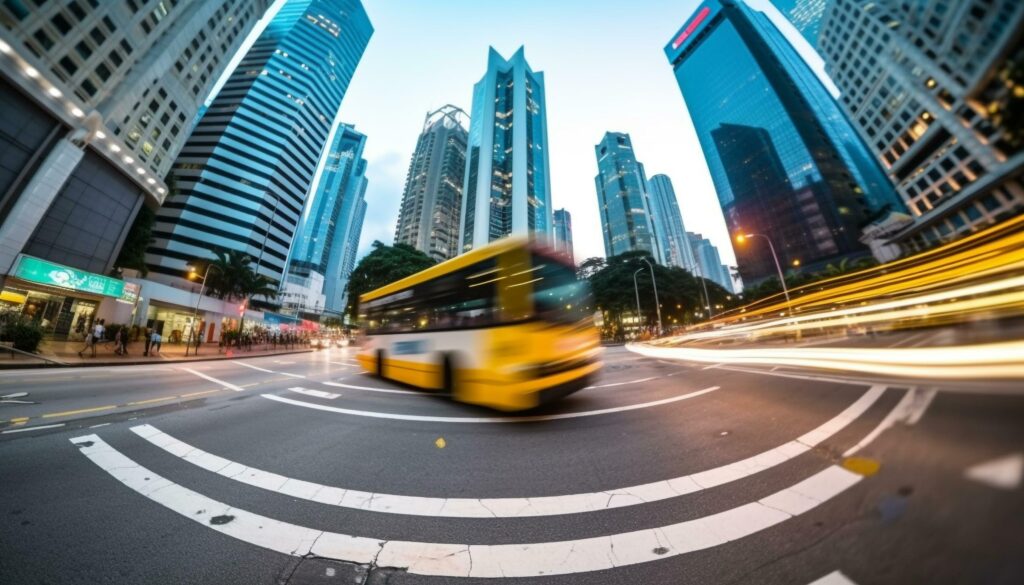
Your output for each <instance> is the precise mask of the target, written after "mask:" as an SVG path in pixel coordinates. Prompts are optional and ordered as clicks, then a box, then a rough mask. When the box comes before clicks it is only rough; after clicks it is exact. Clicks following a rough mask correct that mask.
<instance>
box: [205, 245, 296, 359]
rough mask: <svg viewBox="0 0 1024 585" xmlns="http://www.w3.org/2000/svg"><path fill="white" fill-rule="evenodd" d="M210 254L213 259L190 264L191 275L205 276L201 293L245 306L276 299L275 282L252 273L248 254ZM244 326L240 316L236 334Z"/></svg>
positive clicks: (226, 252) (221, 251)
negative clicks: (193, 270)
mask: <svg viewBox="0 0 1024 585" xmlns="http://www.w3.org/2000/svg"><path fill="white" fill-rule="evenodd" d="M214 254H215V255H216V258H214V259H213V260H197V261H195V262H193V263H192V266H193V267H194V268H195V272H194V274H197V275H199V277H200V278H201V277H202V275H203V274H206V275H207V276H206V278H207V282H206V287H205V288H206V290H205V294H207V295H209V296H211V297H215V298H218V299H223V300H228V301H231V300H238V301H245V304H246V306H247V307H248V306H249V303H250V301H251V300H252V299H253V298H255V297H263V298H265V299H276V298H277V283H276V282H274V281H273V280H272V279H270V278H268V277H266V276H264V275H262V274H259V273H258V272H256V270H254V269H253V267H252V258H251V257H250V256H249V255H248V254H245V253H243V252H238V251H237V250H217V251H215V252H214ZM207 266H209V271H207ZM244 324H245V315H242V316H241V317H240V319H239V322H238V330H239V331H241V330H242V326H243V325H244ZM240 342H241V338H239V343H240Z"/></svg>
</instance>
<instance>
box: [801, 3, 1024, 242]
mask: <svg viewBox="0 0 1024 585" xmlns="http://www.w3.org/2000/svg"><path fill="white" fill-rule="evenodd" d="M1022 39H1024V3H1021V2H1020V1H1019V0H962V1H959V2H949V1H948V0H924V1H921V2H911V3H906V2H894V1H892V0H876V1H874V2H866V1H865V2H861V1H857V0H835V1H834V2H832V3H831V5H830V7H829V9H828V11H827V12H826V13H825V18H824V21H823V23H822V36H821V39H820V43H819V45H818V51H819V53H820V54H821V55H822V57H823V58H824V59H825V64H826V70H827V71H828V73H829V75H830V76H831V77H832V78H833V79H834V80H835V83H836V85H837V86H838V87H839V88H840V90H841V91H842V97H841V103H842V106H843V108H844V109H845V111H846V113H847V114H848V115H849V118H850V120H851V121H853V123H854V124H855V126H856V128H857V130H858V131H859V132H860V134H861V136H862V137H863V138H864V140H865V141H866V142H867V143H868V144H869V145H870V148H871V149H872V151H873V152H874V153H875V155H877V158H878V159H879V160H881V162H882V164H883V166H884V167H885V169H886V171H887V172H888V175H889V177H890V178H891V179H892V181H893V183H894V184H895V186H896V190H897V191H898V192H899V194H900V195H901V196H902V198H903V200H904V201H905V202H906V205H907V207H908V208H909V210H910V213H911V215H912V216H913V217H914V219H915V221H914V222H913V223H912V224H911V225H910V226H909V227H906V228H903V229H902V230H899V231H896V232H895V233H894V234H890V236H889V237H891V239H892V241H894V242H895V243H897V244H900V245H901V247H902V248H903V249H904V251H905V252H913V251H916V250H922V249H925V248H928V247H931V246H933V245H935V244H938V243H941V242H945V241H949V240H951V239H954V238H956V237H958V236H960V235H963V234H967V233H970V232H972V231H975V230H978V229H980V228H983V227H985V226H988V225H991V224H993V223H996V222H998V221H1001V220H1002V219H1005V218H1007V217H1011V216H1013V215H1016V214H1019V213H1020V212H1021V211H1022V210H1024V131H1022V128H1024V119H1022V116H1021V113H1020V112H1021V108H1020V103H1021V99H1022V98H1021V95H1022V94H1024V80H1022V78H1021V73H1020V72H1021V68H1022V67H1024V41H1022Z"/></svg>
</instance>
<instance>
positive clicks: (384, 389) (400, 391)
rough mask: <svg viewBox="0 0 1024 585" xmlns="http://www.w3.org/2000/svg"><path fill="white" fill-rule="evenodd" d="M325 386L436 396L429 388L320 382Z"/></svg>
mask: <svg viewBox="0 0 1024 585" xmlns="http://www.w3.org/2000/svg"><path fill="white" fill-rule="evenodd" d="M320 383H321V384H323V385H325V386H334V387H335V388H348V389H350V390H365V391H366V392H381V393H384V394H412V395H415V396H437V394H436V393H432V392H430V391H429V390H419V391H417V390H395V389H393V388H373V387H372V386H353V385H352V384H342V383H341V382H320Z"/></svg>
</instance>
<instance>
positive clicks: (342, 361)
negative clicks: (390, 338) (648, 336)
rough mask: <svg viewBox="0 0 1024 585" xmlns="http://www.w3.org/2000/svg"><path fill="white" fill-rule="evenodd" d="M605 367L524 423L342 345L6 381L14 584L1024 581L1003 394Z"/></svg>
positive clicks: (2, 448) (1, 486) (3, 410)
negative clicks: (403, 382)
mask: <svg viewBox="0 0 1024 585" xmlns="http://www.w3.org/2000/svg"><path fill="white" fill-rule="evenodd" d="M604 359H605V364H606V365H605V368H604V370H603V372H602V374H601V376H600V378H599V379H598V380H596V381H595V382H594V387H591V388H588V389H586V390H583V391H580V392H578V393H577V394H575V395H573V396H570V397H569V398H568V399H566V400H564V401H562V402H560V403H558V404H557V405H554V406H552V407H550V408H548V409H546V410H544V411H542V412H539V413H530V415H529V416H531V417H532V418H531V419H530V420H529V421H522V420H519V421H517V422H510V421H514V420H516V418H515V415H504V414H500V413H495V412H492V411H486V410H481V409H477V408H472V407H467V406H464V405H459V404H455V403H452V402H450V401H448V400H445V399H443V398H439V397H434V396H429V395H424V394H421V393H417V392H410V391H409V390H408V389H407V388H402V387H399V386H396V385H393V384H389V383H386V382H383V381H380V380H377V379H375V378H373V377H370V376H367V375H364V374H361V373H360V371H359V369H358V367H356V366H355V365H354V362H353V361H352V360H351V351H350V350H342V349H333V350H329V351H325V352H317V353H312V354H300V355H292V356H283V357H267V358H257V359H249V360H236V361H226V362H201V363H193V364H189V365H173V366H169V365H155V366H123V367H115V368H105V369H100V368H79V369H63V370H24V371H11V372H2V373H0V394H2V395H9V394H14V393H19V392H27V393H28V395H27V396H24V397H21V398H16V400H26V401H33V402H35V404H2V405H0V495H2V499H3V504H2V508H0V518H2V522H0V583H19V584H20V583H53V584H56V583H90V584H92V583H132V584H137V583H214V584H228V583H237V584H246V585H249V584H258V583H266V584H277V583H289V584H293V585H296V584H306V583H325V584H329V583H338V584H341V583H392V584H406V583H424V584H439V583H452V582H455V583H466V584H474V583H493V582H494V580H495V579H494V578H496V577H501V576H502V575H505V576H506V578H505V579H503V581H509V582H512V583H527V582H529V583H544V584H552V585H554V584H568V583H574V584H575V583H587V584H592V583H597V584H601V583H608V584H612V583H614V584H620V583H629V584H632V583H644V584H646V583H652V584H660V583H664V584H670V583H671V584H678V583H730V584H731V583H750V584H760V583H792V584H798V585H805V584H809V583H813V582H815V581H817V580H819V579H823V578H824V579H825V580H824V581H821V582H822V583H832V584H842V583H851V582H852V583H857V584H860V585H863V584H867V583H900V584H903V583H972V584H974V583H986V584H987V583H1008V584H1009V583H1014V584H1017V583H1024V537H1022V536H1021V535H1022V534H1024V489H1022V487H1021V485H1020V469H1019V466H1020V465H1021V464H1022V463H1021V461H1022V459H1021V457H1024V456H1022V455H1021V454H1022V453H1024V392H1021V391H1019V390H1021V389H1018V388H1015V387H1014V385H1013V384H993V383H990V382H983V383H978V384H969V383H956V384H952V383H951V384H939V385H936V384H935V383H934V382H929V383H928V384H926V385H918V384H915V383H914V382H913V381H908V380H884V379H875V378H869V377H858V378H843V377H839V376H836V375H835V374H832V375H823V374H820V373H810V372H806V371H797V370H783V369H775V370H774V371H773V370H772V369H771V368H726V367H714V366H708V365H706V364H689V363H683V362H669V361H660V360H652V359H647V358H642V357H639V356H637V355H635V354H632V353H630V352H628V351H627V350H626V349H625V348H622V347H613V348H608V349H607V350H606V351H605V356H604ZM54 425H58V426H54ZM979 466H980V467H979ZM466 575H472V576H471V577H466Z"/></svg>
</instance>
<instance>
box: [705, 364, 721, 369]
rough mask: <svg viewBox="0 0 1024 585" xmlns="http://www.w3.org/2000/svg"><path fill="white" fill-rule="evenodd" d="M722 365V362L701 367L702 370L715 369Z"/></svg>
mask: <svg viewBox="0 0 1024 585" xmlns="http://www.w3.org/2000/svg"><path fill="white" fill-rule="evenodd" d="M720 365H722V364H711V365H710V366H704V367H703V368H701V369H702V370H713V369H715V368H717V367H718V366H720Z"/></svg>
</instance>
